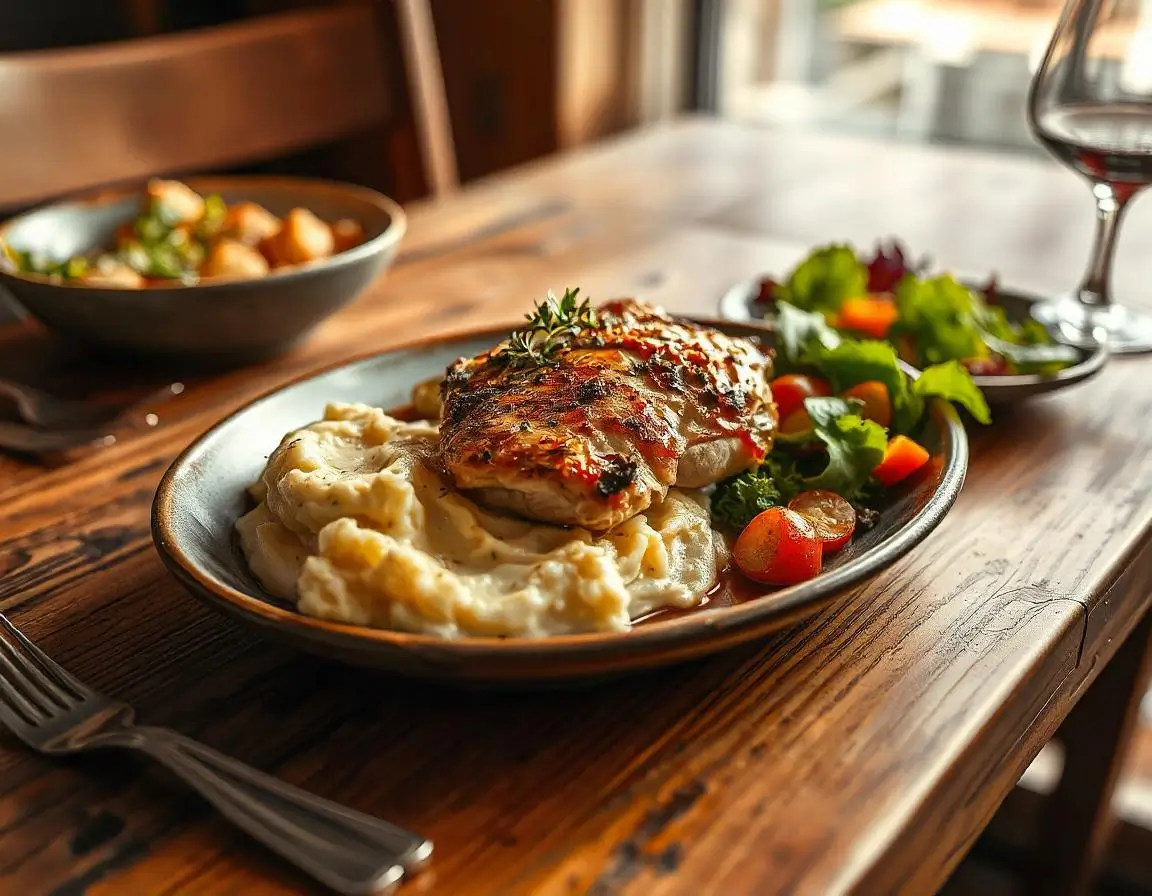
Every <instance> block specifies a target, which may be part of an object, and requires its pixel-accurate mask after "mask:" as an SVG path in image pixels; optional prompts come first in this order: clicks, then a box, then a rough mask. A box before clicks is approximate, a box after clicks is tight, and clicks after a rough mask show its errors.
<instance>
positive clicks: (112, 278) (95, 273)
mask: <svg viewBox="0 0 1152 896" xmlns="http://www.w3.org/2000/svg"><path fill="white" fill-rule="evenodd" d="M79 280H80V282H81V283H87V284H88V285H89V286H111V287H117V288H120V289H142V288H143V287H144V277H143V276H142V275H141V274H140V273H139V272H138V271H136V270H135V269H133V268H131V267H129V266H128V265H126V264H124V263H123V262H122V261H117V260H116V259H115V258H112V257H111V256H104V257H103V258H101V259H100V260H99V261H98V262H96V264H95V265H94V266H93V267H91V268H89V269H88V272H87V273H86V274H85V275H84V276H83V277H80V278H79Z"/></svg>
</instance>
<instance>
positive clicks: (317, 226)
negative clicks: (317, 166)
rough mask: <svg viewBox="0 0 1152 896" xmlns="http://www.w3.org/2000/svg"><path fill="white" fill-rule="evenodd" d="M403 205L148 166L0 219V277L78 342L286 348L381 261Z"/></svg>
mask: <svg viewBox="0 0 1152 896" xmlns="http://www.w3.org/2000/svg"><path fill="white" fill-rule="evenodd" d="M404 230H405V217H404V212H403V210H402V209H401V208H400V207H399V206H398V205H397V204H396V203H394V202H393V201H392V200H390V199H388V198H387V197H385V196H382V195H380V194H379V193H376V192H375V191H372V190H369V189H366V188H363V187H358V186H353V185H350V184H340V183H334V182H328V181H319V180H305V179H297V178H270V177H221V178H201V179H192V180H188V181H176V180H163V179H158V178H157V179H153V180H151V181H149V182H148V183H147V185H146V186H145V187H144V188H143V189H140V188H136V189H131V190H117V191H104V192H101V193H99V194H95V195H91V196H87V197H82V198H79V199H72V200H68V201H64V202H59V203H55V204H53V205H50V206H46V207H43V208H40V209H36V210H34V211H31V212H27V213H25V214H23V215H20V216H18V217H16V218H13V219H12V220H10V221H8V222H7V223H5V224H4V225H3V226H2V227H0V284H2V285H3V287H4V288H5V289H6V290H7V291H8V292H9V293H10V294H11V295H12V296H13V297H14V298H15V299H16V301H17V302H18V303H19V305H21V306H22V307H23V308H24V309H26V310H27V311H28V312H29V313H30V314H31V315H32V316H33V317H35V318H37V319H38V320H40V321H41V322H42V323H43V324H45V325H46V326H47V327H49V328H50V329H52V330H54V331H55V332H57V333H59V334H60V335H62V336H64V337H66V338H69V339H71V340H74V341H80V342H83V343H86V344H88V345H94V346H99V347H103V348H106V349H112V350H116V351H122V352H128V353H132V354H146V355H160V356H167V357H198V358H203V359H212V360H219V361H225V362H227V361H248V360H254V359H257V358H259V357H267V356H270V355H274V354H278V353H280V352H283V351H285V350H287V349H288V348H290V347H292V346H293V345H294V344H296V343H297V342H299V341H300V340H301V339H303V338H304V337H306V336H307V335H308V333H309V332H310V331H311V330H312V329H313V328H314V327H315V326H316V325H317V324H318V323H319V322H320V321H322V320H323V319H324V318H326V317H327V316H329V315H330V314H332V313H333V312H334V311H336V310H337V309H339V308H341V307H342V306H343V305H345V304H347V303H348V302H349V301H351V300H352V299H353V298H354V297H355V296H356V295H357V294H358V293H359V292H360V291H361V290H362V289H363V288H364V287H365V286H366V285H367V284H368V283H370V282H371V281H372V280H373V279H374V278H375V277H376V276H378V275H379V274H380V272H381V271H382V270H383V269H384V268H385V267H386V266H387V265H388V264H389V262H390V261H391V259H392V258H393V256H394V255H395V252H396V248H397V246H398V245H399V242H400V239H401V238H402V236H403V234H404Z"/></svg>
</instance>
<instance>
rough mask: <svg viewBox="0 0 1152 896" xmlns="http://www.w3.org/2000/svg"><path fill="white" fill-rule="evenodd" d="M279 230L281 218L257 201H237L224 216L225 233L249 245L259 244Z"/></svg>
mask: <svg viewBox="0 0 1152 896" xmlns="http://www.w3.org/2000/svg"><path fill="white" fill-rule="evenodd" d="M279 232H280V219H279V218H277V217H276V216H275V215H274V214H272V212H270V211H268V209H266V208H264V206H262V205H259V204H257V203H255V202H237V203H236V204H235V205H233V206H231V207H230V208H229V209H228V214H227V215H226V216H225V218H224V229H223V233H224V235H225V236H228V237H231V238H232V239H234V240H239V241H240V242H241V243H245V244H247V245H249V246H257V245H259V244H260V241H261V240H266V239H269V238H270V237H273V236H275V235H276V234H277V233H279Z"/></svg>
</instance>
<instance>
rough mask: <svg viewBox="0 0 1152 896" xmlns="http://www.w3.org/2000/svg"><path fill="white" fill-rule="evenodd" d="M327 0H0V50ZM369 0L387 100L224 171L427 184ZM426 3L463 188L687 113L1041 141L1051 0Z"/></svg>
mask: <svg viewBox="0 0 1152 896" xmlns="http://www.w3.org/2000/svg"><path fill="white" fill-rule="evenodd" d="M1138 2H1139V0H1121V2H1119V3H1116V4H1114V9H1113V12H1112V15H1113V16H1114V17H1115V18H1116V19H1118V20H1119V21H1121V22H1122V21H1124V20H1126V19H1133V18H1134V12H1135V8H1136V6H1137V4H1138ZM340 5H344V6H347V5H351V4H349V3H348V2H346V0H345V2H340V0H332V2H329V3H324V2H323V0H311V2H308V0H38V2H35V3H15V2H8V3H3V4H0V53H17V52H21V51H28V50H42V49H47V48H65V47H82V46H91V45H100V44H109V43H114V42H119V41H126V40H132V39H135V38H142V37H149V36H154V35H160V34H172V33H181V32H189V31H194V30H195V29H201V28H205V27H213V26H222V25H229V24H234V23H237V22H243V21H246V20H260V19H261V18H262V17H266V16H270V15H272V16H274V15H276V14H278V13H284V12H288V11H292V10H301V9H311V8H316V7H323V6H340ZM361 5H363V4H361ZM368 5H375V6H376V7H377V8H378V12H379V15H378V16H377V20H378V22H377V25H378V28H379V32H380V33H379V35H378V38H379V47H380V52H381V55H382V58H383V61H384V62H385V70H384V73H383V77H384V79H385V81H386V84H385V85H384V86H385V87H386V88H387V93H388V110H387V114H386V115H385V116H382V118H381V120H380V121H379V123H377V124H376V125H375V126H374V127H372V128H369V129H365V130H364V131H363V132H362V133H358V134H354V135H350V136H348V137H347V138H342V139H341V140H339V141H331V142H330V144H329V145H325V146H322V147H309V149H308V151H307V152H300V151H296V152H292V151H285V152H283V153H280V154H279V156H278V157H277V158H274V159H261V160H260V164H258V165H253V164H244V163H240V164H238V165H232V166H228V167H226V168H225V169H224V170H251V169H253V168H256V169H260V170H268V169H271V170H278V171H290V172H293V173H303V174H321V175H325V174H326V175H330V176H336V177H343V178H346V179H349V180H353V181H357V182H362V183H365V184H368V185H371V186H374V187H377V188H379V189H382V190H384V191H385V192H388V193H390V194H391V195H393V196H394V197H395V198H397V199H399V200H401V201H406V200H411V199H414V198H417V197H419V196H422V195H425V194H426V193H427V192H428V190H429V185H428V183H427V179H426V176H425V172H424V171H423V170H422V168H421V160H420V152H419V148H418V134H417V125H416V123H415V120H414V117H413V103H412V101H411V97H409V96H408V92H407V89H406V80H405V63H404V57H403V35H402V33H401V29H400V28H399V27H398V26H397V23H396V19H395V13H394V11H393V8H392V7H393V5H392V4H391V3H388V2H381V3H376V4H371V3H369V4H368ZM431 9H432V14H433V18H434V23H435V32H436V39H437V41H438V44H439V49H440V56H441V64H442V71H443V79H444V88H445V93H446V96H447V100H448V106H449V115H450V119H451V131H452V139H453V141H454V144H455V152H456V159H457V163H458V168H459V175H460V179H461V180H462V181H465V182H466V181H468V180H470V179H472V178H475V177H479V176H482V175H485V174H489V173H492V172H494V171H498V170H500V169H502V168H506V167H508V166H511V165H514V164H517V163H519V162H524V161H528V160H530V159H533V158H537V157H540V156H543V155H547V154H548V153H551V152H555V151H557V150H560V149H564V148H566V147H570V146H574V145H578V144H580V143H584V142H588V141H591V140H596V139H600V138H603V137H605V136H608V135H610V134H613V133H616V132H619V131H622V130H626V129H628V128H631V127H635V126H638V125H641V124H646V123H650V122H652V121H653V120H658V119H660V118H663V117H666V116H669V115H674V114H677V113H679V112H682V111H684V110H690V109H694V110H704V111H708V112H716V113H719V114H722V115H725V116H729V117H732V118H736V119H740V120H745V121H748V122H753V123H756V124H759V125H764V126H773V127H789V128H804V129H820V130H825V131H839V132H846V133H863V134H872V135H878V136H885V137H889V138H896V139H902V140H912V141H926V142H933V143H954V144H965V145H973V146H979V147H981V148H985V149H993V150H999V151H1003V152H1020V153H1037V154H1038V153H1039V152H1040V150H1039V149H1038V147H1037V146H1036V144H1035V143H1034V141H1033V140H1032V139H1031V138H1030V137H1029V135H1028V133H1027V129H1026V126H1025V121H1024V114H1023V104H1024V96H1025V91H1026V89H1027V84H1028V78H1029V76H1030V74H1031V72H1032V71H1033V70H1034V68H1035V66H1036V65H1037V64H1038V61H1039V56H1040V54H1041V53H1042V51H1043V47H1044V44H1045V42H1046V40H1047V38H1048V36H1049V35H1050V33H1051V28H1052V26H1053V24H1054V21H1055V18H1056V15H1057V12H1058V4H1056V3H1054V2H1053V0H485V2H483V3H476V2H473V0H433V2H432V3H431ZM1117 64H1120V63H1119V62H1118V63H1117ZM1133 64H1136V65H1139V64H1143V65H1145V66H1146V67H1152V48H1150V53H1149V54H1148V56H1147V61H1145V62H1143V63H1140V62H1139V61H1136V62H1130V63H1129V65H1133ZM2 77H3V74H2V70H0V78H2ZM0 83H2V81H0ZM221 102H227V93H226V92H224V93H223V95H222V96H221ZM0 108H2V107H0Z"/></svg>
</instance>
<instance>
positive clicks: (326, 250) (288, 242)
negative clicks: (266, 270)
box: [260, 208, 335, 268]
mask: <svg viewBox="0 0 1152 896" xmlns="http://www.w3.org/2000/svg"><path fill="white" fill-rule="evenodd" d="M334 243H335V241H334V240H333V238H332V230H331V229H330V228H329V227H328V225H327V224H325V223H324V222H323V221H321V220H320V219H319V218H317V217H316V216H315V215H314V214H312V212H310V211H308V209H306V208H294V209H292V211H290V212H288V214H287V215H286V216H285V218H284V222H283V225H282V226H281V227H280V231H279V233H277V234H276V235H275V236H272V237H269V238H268V239H266V240H262V241H261V243H260V251H261V252H263V253H264V257H265V258H267V259H268V262H269V264H271V265H272V267H274V268H278V267H283V266H284V265H288V264H303V263H304V262H307V261H316V260H317V259H320V258H327V257H328V256H329V255H331V254H332V247H333V245H334Z"/></svg>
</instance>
